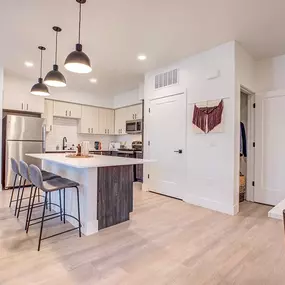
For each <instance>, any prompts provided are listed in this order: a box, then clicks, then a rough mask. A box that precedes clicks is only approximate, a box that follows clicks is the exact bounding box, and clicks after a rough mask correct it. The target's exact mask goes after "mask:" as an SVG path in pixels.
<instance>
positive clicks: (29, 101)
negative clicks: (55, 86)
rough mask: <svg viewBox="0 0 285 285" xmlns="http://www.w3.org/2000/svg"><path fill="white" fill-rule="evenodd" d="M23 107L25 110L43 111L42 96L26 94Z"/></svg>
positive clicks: (43, 102)
mask: <svg viewBox="0 0 285 285" xmlns="http://www.w3.org/2000/svg"><path fill="white" fill-rule="evenodd" d="M24 109H25V111H27V112H35V113H42V114H43V113H44V109H45V99H44V97H42V96H36V95H31V94H26V96H25V101H24Z"/></svg>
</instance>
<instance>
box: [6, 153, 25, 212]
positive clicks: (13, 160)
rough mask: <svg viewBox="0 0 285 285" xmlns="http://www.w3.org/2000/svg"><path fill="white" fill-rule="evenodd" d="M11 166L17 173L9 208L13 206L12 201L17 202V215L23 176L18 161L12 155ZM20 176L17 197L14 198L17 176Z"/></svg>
mask: <svg viewBox="0 0 285 285" xmlns="http://www.w3.org/2000/svg"><path fill="white" fill-rule="evenodd" d="M11 168H12V171H13V172H14V174H15V178H14V183H13V190H12V193H11V197H10V203H9V208H11V205H12V202H16V207H15V212H14V216H16V214H17V208H18V201H19V194H20V188H21V183H22V176H21V175H20V171H19V166H18V162H17V161H16V160H15V159H14V158H12V157H11ZM18 177H20V182H19V185H18V194H17V199H16V200H13V198H14V191H15V187H16V183H17V178H18Z"/></svg>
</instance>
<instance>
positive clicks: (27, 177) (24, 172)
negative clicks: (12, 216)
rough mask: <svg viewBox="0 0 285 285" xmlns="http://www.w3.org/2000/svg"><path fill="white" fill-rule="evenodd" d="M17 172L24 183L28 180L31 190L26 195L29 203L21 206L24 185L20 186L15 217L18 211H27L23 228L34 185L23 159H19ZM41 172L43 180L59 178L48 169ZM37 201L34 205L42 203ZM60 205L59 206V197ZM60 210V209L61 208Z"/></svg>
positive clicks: (38, 205) (37, 205)
mask: <svg viewBox="0 0 285 285" xmlns="http://www.w3.org/2000/svg"><path fill="white" fill-rule="evenodd" d="M19 173H20V175H21V177H22V178H23V179H24V185H25V183H26V181H28V182H29V183H30V184H31V190H30V196H29V197H28V199H29V203H28V206H24V207H22V200H23V195H24V187H23V188H22V192H21V194H20V195H21V196H20V200H19V206H18V214H17V218H19V214H20V212H23V211H27V217H26V226H25V229H26V228H27V221H28V217H29V212H30V207H31V200H32V192H33V187H34V185H33V184H32V182H31V179H30V175H29V166H28V164H27V163H26V162H25V161H23V160H20V162H19ZM41 173H42V176H43V180H44V181H46V180H50V179H54V178H60V176H59V175H56V174H54V173H51V172H48V171H45V170H41ZM38 197H40V195H39V189H38ZM50 200H51V199H50V197H49V201H50ZM38 202H39V203H37V204H36V205H34V206H36V207H40V206H42V205H43V203H40V201H38ZM60 207H61V199H60ZM61 211H62V209H61Z"/></svg>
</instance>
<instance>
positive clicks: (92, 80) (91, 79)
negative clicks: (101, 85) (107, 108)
mask: <svg viewBox="0 0 285 285" xmlns="http://www.w3.org/2000/svg"><path fill="white" fill-rule="evenodd" d="M89 81H90V82H91V83H97V79H96V78H90V79H89Z"/></svg>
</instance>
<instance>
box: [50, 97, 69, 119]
mask: <svg viewBox="0 0 285 285" xmlns="http://www.w3.org/2000/svg"><path fill="white" fill-rule="evenodd" d="M69 105H70V104H69V103H65V102H60V101H54V109H53V115H54V116H55V117H68V115H69V113H68V111H69Z"/></svg>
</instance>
